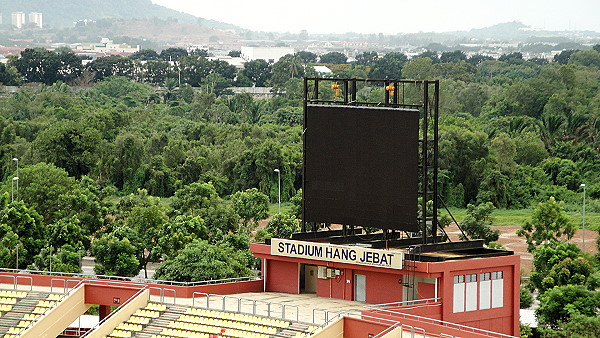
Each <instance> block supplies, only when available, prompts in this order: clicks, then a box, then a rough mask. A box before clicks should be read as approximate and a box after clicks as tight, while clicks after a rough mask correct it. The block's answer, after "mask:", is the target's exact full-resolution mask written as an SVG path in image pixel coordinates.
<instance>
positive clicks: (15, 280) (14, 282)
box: [0, 275, 33, 291]
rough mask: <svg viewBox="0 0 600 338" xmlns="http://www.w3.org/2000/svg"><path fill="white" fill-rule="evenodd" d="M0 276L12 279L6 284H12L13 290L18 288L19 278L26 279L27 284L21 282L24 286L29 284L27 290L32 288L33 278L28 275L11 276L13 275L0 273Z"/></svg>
mask: <svg viewBox="0 0 600 338" xmlns="http://www.w3.org/2000/svg"><path fill="white" fill-rule="evenodd" d="M0 278H9V279H11V280H12V283H8V284H12V285H13V289H14V290H18V289H19V285H21V284H19V279H21V280H23V279H24V280H27V281H29V285H28V284H22V285H25V286H29V291H31V290H33V278H32V277H29V276H13V275H0Z"/></svg>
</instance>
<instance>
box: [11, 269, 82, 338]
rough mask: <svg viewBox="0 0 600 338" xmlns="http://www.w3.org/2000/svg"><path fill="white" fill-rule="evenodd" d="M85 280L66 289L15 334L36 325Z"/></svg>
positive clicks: (19, 334)
mask: <svg viewBox="0 0 600 338" xmlns="http://www.w3.org/2000/svg"><path fill="white" fill-rule="evenodd" d="M83 283H84V281H80V282H79V283H77V285H75V286H74V287H73V288H72V289H70V290H69V291H66V289H65V293H64V294H63V295H62V296H61V297H60V298H59V299H58V300H56V302H55V303H54V304H53V305H52V306H51V307H48V308H46V309H45V310H44V312H42V313H40V314H38V315H37V316H36V317H35V319H34V320H32V321H30V322H29V324H27V326H25V327H23V328H22V329H21V330H20V331H19V332H17V333H16V334H15V335H16V336H17V337H20V336H21V333H23V332H25V331H27V330H28V329H29V328H30V327H32V326H33V325H35V324H36V323H37V321H38V320H39V318H42V317H44V316H45V315H46V313H48V311H50V310H52V309H54V308H55V307H56V306H57V305H58V304H59V303H60V302H62V301H63V300H64V299H65V298H66V297H67V296H69V295H70V294H71V292H72V291H73V290H75V289H77V288H78V287H79V286H80V285H81V284H83Z"/></svg>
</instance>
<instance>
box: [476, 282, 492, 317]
mask: <svg viewBox="0 0 600 338" xmlns="http://www.w3.org/2000/svg"><path fill="white" fill-rule="evenodd" d="M491 300H492V281H490V280H482V281H481V282H480V283H479V309H480V310H485V309H489V308H490V307H491Z"/></svg>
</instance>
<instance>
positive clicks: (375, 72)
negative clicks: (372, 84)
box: [369, 52, 408, 79]
mask: <svg viewBox="0 0 600 338" xmlns="http://www.w3.org/2000/svg"><path fill="white" fill-rule="evenodd" d="M407 61H408V57H407V56H406V55H405V54H403V53H400V52H390V53H387V54H385V55H384V56H383V57H381V58H378V59H377V60H375V61H374V62H373V64H372V66H371V71H370V72H369V78H371V79H400V78H402V67H404V64H405V63H406V62H407Z"/></svg>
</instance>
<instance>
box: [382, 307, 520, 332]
mask: <svg viewBox="0 0 600 338" xmlns="http://www.w3.org/2000/svg"><path fill="white" fill-rule="evenodd" d="M371 310H372V311H378V312H382V313H387V314H392V315H394V316H395V317H398V318H407V319H413V320H416V321H419V322H422V323H430V324H435V325H440V326H443V327H447V328H451V329H457V330H461V331H466V332H473V333H477V334H481V335H485V336H488V337H500V338H514V336H510V335H507V334H503V333H499V332H493V331H488V330H484V329H479V328H476V327H471V326H466V325H461V324H455V323H451V322H446V321H443V320H439V319H433V318H428V317H423V316H417V315H412V314H408V313H403V312H399V311H394V310H386V309H371Z"/></svg>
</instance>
